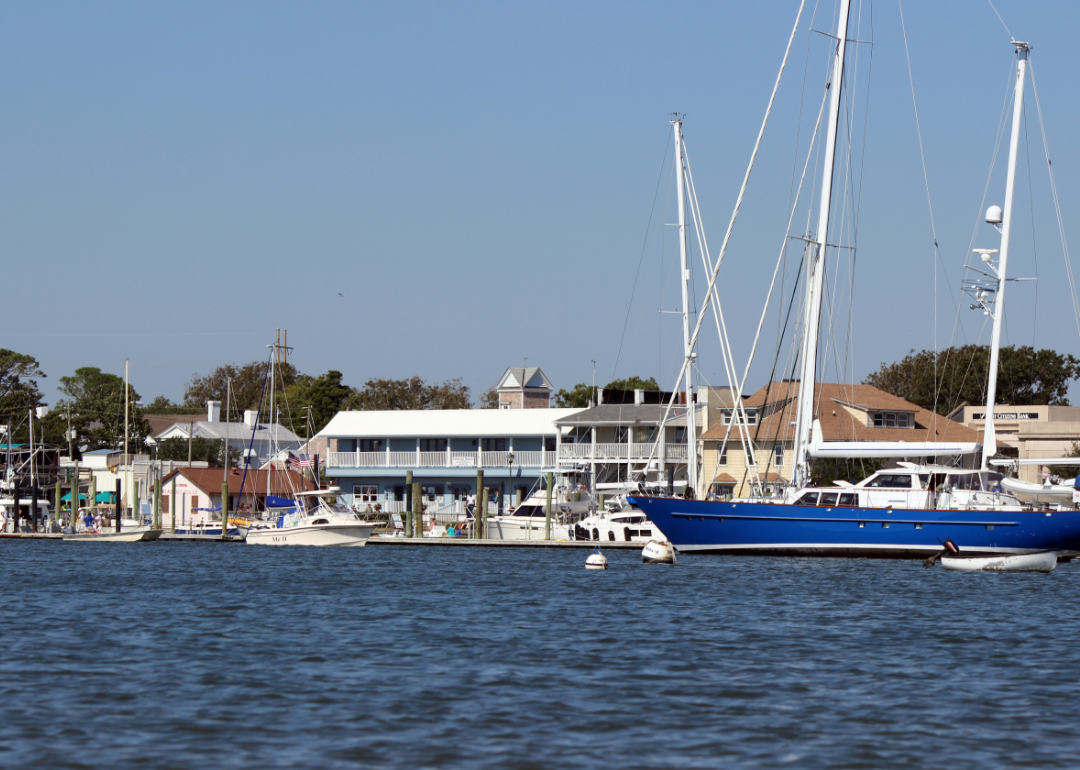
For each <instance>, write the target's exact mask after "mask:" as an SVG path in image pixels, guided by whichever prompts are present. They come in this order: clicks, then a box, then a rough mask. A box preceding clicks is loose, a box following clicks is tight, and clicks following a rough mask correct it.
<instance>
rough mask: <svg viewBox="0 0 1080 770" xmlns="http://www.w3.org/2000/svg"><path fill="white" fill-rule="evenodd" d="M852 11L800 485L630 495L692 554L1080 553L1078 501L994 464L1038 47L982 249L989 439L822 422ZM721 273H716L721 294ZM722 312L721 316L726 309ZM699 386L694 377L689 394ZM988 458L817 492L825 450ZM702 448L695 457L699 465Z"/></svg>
mask: <svg viewBox="0 0 1080 770" xmlns="http://www.w3.org/2000/svg"><path fill="white" fill-rule="evenodd" d="M849 15H850V0H841V2H840V9H839V14H838V16H837V28H836V34H835V37H833V38H832V40H833V41H834V42H833V44H834V46H835V47H834V49H833V55H832V65H831V68H830V70H831V75H830V78H829V89H830V90H829V93H828V98H829V106H828V122H827V126H828V128H827V132H826V134H825V149H824V153H823V167H822V170H821V175H822V181H821V188H820V190H821V195H820V203H819V214H818V221H817V229H816V237H814V238H813V239H807V240H808V241H809V248H808V254H809V259H810V263H809V266H808V279H807V281H806V288H805V297H804V302H803V310H802V312H803V318H802V329H803V338H802V346H801V352H800V366H801V372H800V374H801V377H800V383H803V384H806V387H800V388H799V393H798V402H797V403H798V406H797V411H796V420H795V476H794V479H793V481H794V483H793V485H792V486H791V487H790V488H788V489H787V490H785V491H784V493H783V495H782V496H781V497H779V498H776V499H750V500H746V501H731V502H720V501H706V500H693V499H682V498H674V497H652V496H644V495H637V496H631V497H630V498H629V500H630V502H631V503H633V504H634V505H635V506H637V507H638V508H640V509H641V510H642V511H644V513H645V514H646V515H647V516H648V517H649V519H650V520H652V521H653V522H655V523H656V524H657V525H659V527H660V529H662V530H663V532H664V533H665V534H666V535H667V536H668V538H669V539H670V541H671V542H672V543H673V544H674V545H675V546H676V547H677V548H678V549H679V550H680V551H694V552H703V553H747V554H775V555H822V556H876V557H897V558H924V557H926V556H927V555H929V554H931V553H934V552H937V551H939V550H940V548H941V543H942V542H944V541H945V540H946V539H951V540H952V541H954V542H955V543H956V544H957V545H958V546H960V547H961V548H963V550H964V551H965V553H970V554H1014V553H1030V552H1035V551H1050V550H1066V549H1068V550H1073V549H1078V548H1080V511H1077V510H1075V509H1073V508H1072V507H1071V506H1070V507H1069V508H1064V507H1061V506H1059V507H1058V509H1056V510H1045V509H1044V510H1035V509H1033V507H1032V506H1025V505H1023V504H1022V503H1021V500H1019V499H1017V497H1016V496H1014V495H1012V494H1010V493H1009V492H1008V491H1006V490H1004V489H1003V488H1002V478H1003V477H1002V474H1001V473H999V472H998V471H997V470H995V469H994V468H993V467H992V466H991V464H990V458H991V457H993V456H994V455H995V454H996V452H997V443H996V438H995V434H994V419H993V415H994V401H995V391H996V386H997V369H998V354H999V348H1000V342H1001V325H1002V318H1003V316H1004V294H1005V286H1006V283H1005V281H1006V267H1007V262H1008V251H1009V234H1010V225H1011V221H1012V208H1013V190H1014V186H1015V177H1016V162H1017V152H1018V143H1019V137H1020V131H1021V130H1022V122H1021V118H1022V113H1023V102H1024V84H1025V76H1026V72H1027V65H1028V54H1029V51H1030V48H1031V46H1030V45H1028V44H1027V43H1023V42H1018V41H1015V40H1014V41H1013V46H1014V48H1015V51H1016V58H1017V64H1016V74H1015V91H1014V95H1013V114H1012V134H1011V140H1010V145H1009V165H1008V172H1007V180H1006V190H1005V204H1004V208H1001V207H998V206H991V207H990V209H989V210H988V211H987V217H986V219H987V222H988V223H989V224H991V225H993V226H994V227H995V228H996V229H998V231H999V232H1000V234H1001V241H1000V246H999V248H998V249H979V250H976V251H977V252H978V253H980V255H981V261H982V263H983V265H982V269H981V270H980V272H981V274H982V275H983V276H984V277H985V278H984V279H983V280H982V284H981V289H980V291H979V292H978V294H977V303H978V305H979V307H980V308H981V309H983V310H984V312H985V313H986V314H987V315H989V316H991V317H992V319H993V331H992V336H991V344H990V367H989V368H990V372H989V381H988V387H987V409H986V414H987V418H986V422H985V432H984V436H983V441H982V444H981V445H980V444H976V443H972V444H957V443H953V442H948V443H946V442H904V443H900V444H890V443H887V442H836V441H829V442H825V441H823V440H822V438H821V431H820V425H819V423H817V421H816V420H815V417H814V409H815V401H814V394H815V387H813V383H815V381H816V379H815V377H816V370H815V367H816V365H817V359H818V334H819V326H820V320H821V319H820V315H821V307H822V300H823V286H824V283H823V282H824V277H825V256H826V247H827V245H828V246H830V247H831V246H832V244H829V243H828V239H827V236H828V233H829V218H830V209H831V206H832V187H833V166H834V161H835V159H836V143H837V132H838V127H839V124H840V120H839V119H840V117H841V113H840V109H841V94H842V92H843V86H844V65H845V51H846V48H847V43H848V42H849V33H848V19H849ZM774 94H775V91H774ZM770 104H771V103H770ZM755 152H756V149H755ZM680 192H681V190H680ZM681 209H682V200H681V198H680V226H681V225H682V224H683V223H684V221H685V219H684V217H683V214H682V210H681ZM716 267H718V265H717V266H716ZM715 280H716V270H715V269H714V270H713V273H712V282H711V283H710V286H709V291H710V292H712V290H713V287H714V286H715ZM706 301H708V298H707V300H706ZM703 316H704V313H702V315H701V317H699V319H698V329H700V326H701V321H702V319H703ZM714 316H716V317H717V318H718V323H719V322H720V321H719V312H718V308H716V307H715V306H714ZM696 334H697V331H696V330H695V334H694V336H693V337H690V338H688V342H687V349H686V361H685V362H684V364H683V371H684V372H686V373H687V375H688V374H689V370H690V369H691V368H692V366H691V365H692V363H693V357H694V356H695V354H694V352H693V345H692V342H693V340H694V339H696ZM725 364H726V362H725ZM681 377H682V374H681V373H680V378H681ZM689 385H690V383H689V377H688V378H687V390H688V392H689ZM737 406H738V402H737ZM692 411H693V410H691V412H692ZM980 453H981V464H980V466H979V467H978V468H976V469H964V468H958V467H954V466H952V465H932V464H916V463H909V462H898V463H897V466H898V467H895V468H889V469H887V470H883V471H879V472H877V473H874V474H873V475H871V476H870V477H869V478H867V479H864V480H863V481H861V482H859V483H858V484H850V483H838V484H837V485H836V486H831V487H815V486H813V485H812V483H811V481H810V469H811V464H812V462H813V461H814V459H816V458H821V457H836V456H839V457H847V458H860V457H874V458H893V459H898V458H905V457H919V458H923V459H924V462H925V459H926V458H934V457H943V456H948V457H955V456H961V455H979V454H980ZM695 454H696V453H695V452H690V456H691V458H692V460H691V462H693V457H694V455H695ZM690 478H696V476H694V475H692V476H690Z"/></svg>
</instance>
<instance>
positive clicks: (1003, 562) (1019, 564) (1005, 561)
mask: <svg viewBox="0 0 1080 770" xmlns="http://www.w3.org/2000/svg"><path fill="white" fill-rule="evenodd" d="M1057 556H1058V555H1057V551H1040V552H1038V553H1019V554H1013V555H1011V556H942V557H941V566H942V567H944V568H945V569H947V570H954V571H957V572H1053V571H1054V569H1056V568H1057Z"/></svg>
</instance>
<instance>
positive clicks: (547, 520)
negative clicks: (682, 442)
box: [544, 471, 555, 540]
mask: <svg viewBox="0 0 1080 770" xmlns="http://www.w3.org/2000/svg"><path fill="white" fill-rule="evenodd" d="M554 478H555V474H554V473H551V472H550V471H549V472H548V475H547V507H546V509H545V511H546V513H545V514H544V539H545V540H550V539H551V485H552V483H553V481H554Z"/></svg>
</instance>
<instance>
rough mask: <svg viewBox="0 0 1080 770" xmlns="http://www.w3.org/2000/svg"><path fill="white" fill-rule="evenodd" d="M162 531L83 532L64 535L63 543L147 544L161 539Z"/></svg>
mask: <svg viewBox="0 0 1080 770" xmlns="http://www.w3.org/2000/svg"><path fill="white" fill-rule="evenodd" d="M163 531H164V530H160V529H132V530H123V529H122V530H120V531H119V532H84V533H82V534H75V533H73V534H70V535H64V542H68V541H70V542H73V543H75V542H78V543H148V542H151V541H153V540H157V539H158V538H159V537H161V533H162V532H163Z"/></svg>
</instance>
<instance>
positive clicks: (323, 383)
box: [285, 369, 356, 436]
mask: <svg viewBox="0 0 1080 770" xmlns="http://www.w3.org/2000/svg"><path fill="white" fill-rule="evenodd" d="M343 376H344V375H342V373H341V372H339V371H337V370H336V369H331V370H330V371H328V372H327V373H326V374H322V375H319V376H318V377H310V376H308V375H306V374H302V375H300V376H299V377H298V378H297V379H296V382H294V383H293V384H292V385H291V386H290V387H289V388H288V390H287V391H286V392H285V395H286V399H285V401H286V403H287V405H288V409H289V412H290V417H291V420H290V422H291V424H292V425H293V426H295V427H294V428H293V430H294V432H295V433H296V434H297V435H299V436H304V435H306V430H308V429H309V430H310V431H311V435H312V436H314V435H315V434H316V433H318V432H319V431H320V430H322V429H323V428H324V427H326V424H327V423H328V422H330V420H331V419H332V418H333V417H334V415H336V414H337V413H338V412H340V411H342V410H343V409H345V408H346V406H347V405H348V403H349V399H350V398H352V397H353V395H354V394H355V393H356V391H355V390H353V388H350V387H349V386H348V385H346V384H344V383H343V382H342V381H341V378H342V377H343ZM308 414H310V416H311V425H310V426H305V422H306V420H307V417H308Z"/></svg>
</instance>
